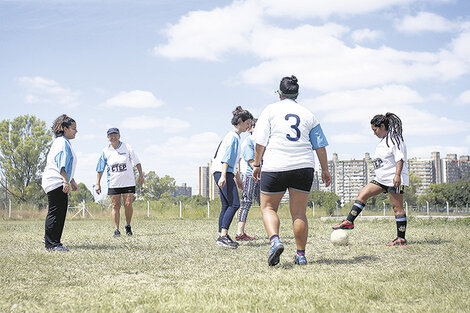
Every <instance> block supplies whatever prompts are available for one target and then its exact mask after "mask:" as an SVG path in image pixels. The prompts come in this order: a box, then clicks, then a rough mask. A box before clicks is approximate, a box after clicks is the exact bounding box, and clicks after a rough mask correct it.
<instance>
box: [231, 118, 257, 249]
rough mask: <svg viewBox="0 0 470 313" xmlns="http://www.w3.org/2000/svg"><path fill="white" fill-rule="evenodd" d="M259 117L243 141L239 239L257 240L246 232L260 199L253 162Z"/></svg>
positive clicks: (254, 120) (237, 238) (237, 237)
mask: <svg viewBox="0 0 470 313" xmlns="http://www.w3.org/2000/svg"><path fill="white" fill-rule="evenodd" d="M256 121H257V119H253V123H252V126H251V128H250V129H249V130H248V131H249V132H250V135H249V136H248V137H246V139H245V140H244V141H243V143H242V147H241V158H240V173H241V179H242V182H243V188H242V195H241V196H242V198H241V205H240V210H238V230H237V236H236V237H235V239H236V240H237V241H239V240H248V241H249V240H255V237H251V236H248V235H247V234H246V233H245V225H246V219H247V217H248V212H249V211H250V208H251V204H252V203H253V199H254V198H255V199H256V201H258V204H259V203H260V199H259V182H257V181H255V180H254V179H253V176H252V173H253V162H254V161H255V144H254V142H253V131H254V129H255V126H256Z"/></svg>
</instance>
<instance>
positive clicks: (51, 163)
mask: <svg viewBox="0 0 470 313" xmlns="http://www.w3.org/2000/svg"><path fill="white" fill-rule="evenodd" d="M52 132H53V134H54V137H55V139H54V142H53V143H52V146H51V149H50V150H49V153H48V154H47V163H46V168H45V169H44V172H43V174H42V188H43V189H44V191H45V192H46V193H47V200H48V203H49V205H48V211H47V216H46V225H45V235H44V243H45V246H46V250H47V251H62V252H66V251H69V249H67V248H66V247H64V246H63V245H62V243H61V237H62V231H63V229H64V224H65V215H66V213H67V206H68V193H69V192H70V190H73V191H76V190H77V189H78V186H77V183H76V182H75V180H74V179H73V175H74V172H75V166H76V164H77V158H76V156H75V153H74V151H73V149H72V145H71V144H70V140H72V139H74V138H75V134H76V133H77V124H76V123H75V120H74V119H73V118H71V117H69V116H67V115H66V114H63V115H61V116H59V117H58V118H57V119H56V120H55V121H54V123H53V125H52Z"/></svg>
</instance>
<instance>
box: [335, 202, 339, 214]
mask: <svg viewBox="0 0 470 313" xmlns="http://www.w3.org/2000/svg"><path fill="white" fill-rule="evenodd" d="M336 216H339V212H338V202H336Z"/></svg>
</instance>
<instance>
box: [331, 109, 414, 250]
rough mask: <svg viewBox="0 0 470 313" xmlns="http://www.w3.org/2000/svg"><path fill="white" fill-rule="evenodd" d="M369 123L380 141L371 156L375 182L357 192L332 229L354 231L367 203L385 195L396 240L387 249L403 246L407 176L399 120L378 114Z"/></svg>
mask: <svg viewBox="0 0 470 313" xmlns="http://www.w3.org/2000/svg"><path fill="white" fill-rule="evenodd" d="M370 124H371V128H372V131H373V132H374V135H376V136H377V137H378V138H380V142H379V144H378V145H377V148H376V149H375V154H374V168H375V179H374V180H372V181H371V182H370V183H368V184H367V185H366V186H365V187H364V188H362V189H361V190H360V191H359V195H358V196H357V198H356V201H355V202H354V205H353V207H352V209H351V211H350V212H349V214H348V217H347V218H346V219H345V220H344V221H342V222H341V223H339V224H338V225H335V226H333V229H354V220H355V219H356V217H357V216H358V215H359V214H360V213H361V212H362V210H363V209H364V207H365V205H366V203H367V200H368V199H369V198H371V197H373V196H376V195H378V194H380V193H382V192H383V193H388V195H389V197H390V202H391V204H392V207H393V211H394V213H395V222H396V224H397V237H396V238H395V239H394V240H392V241H391V242H389V243H387V246H398V245H406V243H407V242H406V239H405V232H406V224H407V218H406V214H405V211H404V210H403V193H404V189H405V186H408V185H409V175H408V167H407V164H406V163H407V157H406V145H405V142H404V141H403V135H402V123H401V119H400V118H399V117H398V116H396V115H395V114H393V113H387V114H385V115H382V114H378V115H376V116H374V117H373V118H372V120H371V121H370Z"/></svg>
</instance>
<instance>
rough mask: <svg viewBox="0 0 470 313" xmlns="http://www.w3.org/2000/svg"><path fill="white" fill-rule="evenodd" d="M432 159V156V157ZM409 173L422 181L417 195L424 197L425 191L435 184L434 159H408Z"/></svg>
mask: <svg viewBox="0 0 470 313" xmlns="http://www.w3.org/2000/svg"><path fill="white" fill-rule="evenodd" d="M431 157H432V156H431ZM408 171H409V172H410V173H413V175H415V176H417V177H419V178H420V180H421V184H420V186H419V187H418V188H417V190H416V193H417V194H418V195H423V194H424V192H425V190H426V189H427V188H428V187H429V185H431V184H435V181H436V174H435V166H434V163H433V159H432V158H431V159H417V158H412V159H408Z"/></svg>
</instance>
